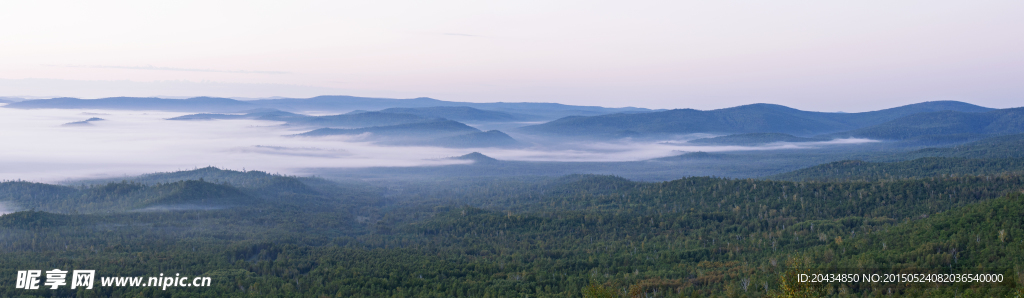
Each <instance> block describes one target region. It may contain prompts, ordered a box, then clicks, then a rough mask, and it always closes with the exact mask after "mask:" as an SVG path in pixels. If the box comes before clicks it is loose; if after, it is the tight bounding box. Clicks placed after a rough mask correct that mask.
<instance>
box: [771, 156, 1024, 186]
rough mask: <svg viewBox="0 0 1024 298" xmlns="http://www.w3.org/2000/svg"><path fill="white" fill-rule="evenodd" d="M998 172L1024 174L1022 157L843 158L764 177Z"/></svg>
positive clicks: (831, 178)
mask: <svg viewBox="0 0 1024 298" xmlns="http://www.w3.org/2000/svg"><path fill="white" fill-rule="evenodd" d="M1002 174H1024V159H1021V158H1000V159H978V158H962V157H923V158H919V159H914V160H908V161H898V162H866V161H860V160H844V161H837V162H831V163H827V164H822V165H817V166H813V167H810V168H805V169H800V170H796V171H792V172H788V173H782V174H777V175H772V176H768V177H767V178H768V179H777V180H790V181H847V180H894V179H906V178H927V177H951V176H991V175H1002Z"/></svg>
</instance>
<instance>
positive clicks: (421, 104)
mask: <svg viewBox="0 0 1024 298" xmlns="http://www.w3.org/2000/svg"><path fill="white" fill-rule="evenodd" d="M5 107H7V108H16V109H110V110H159V111H175V112H201V113H239V112H244V111H248V110H253V109H259V108H270V109H277V110H282V111H289V112H350V111H354V110H383V109H390V108H436V107H470V108H475V109H478V110H486V111H499V112H502V113H503V115H502V117H507V118H508V119H509V120H511V119H519V120H516V121H521V120H522V121H526V120H541V119H547V120H550V119H556V118H560V117H565V116H570V115H602V114H610V113H637V112H650V111H652V110H650V109H644V108H632V107H627V108H605V107H597V106H573V105H563V104H557V103H530V102H523V103H505V102H497V103H472V102H453V101H443V100H437V99H433V98H426V97H420V98H412V99H393V98H371V97H355V96H317V97H313V98H278V99H260V100H247V101H241V100H235V99H230V98H215V97H196V98H189V99H168V98H154V97H109V98H100V99H79V98H52V99H35V100H25V101H20V102H12V103H9V104H8V105H6V106H5ZM402 113H406V114H416V115H421V116H424V117H444V118H449V119H462V120H467V121H470V120H476V119H473V118H474V117H478V116H484V117H494V116H495V115H479V112H476V111H472V110H463V111H461V112H460V111H459V110H458V109H456V110H451V109H449V110H438V109H425V110H424V109H417V110H412V111H409V110H403V112H402ZM431 114H433V115H431ZM442 114H443V115H442ZM482 121H487V120H482Z"/></svg>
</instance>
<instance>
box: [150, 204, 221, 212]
mask: <svg viewBox="0 0 1024 298" xmlns="http://www.w3.org/2000/svg"><path fill="white" fill-rule="evenodd" d="M225 208H227V207H225V206H201V205H193V204H184V205H159V206H150V207H146V208H142V209H136V210H133V211H134V212H168V211H209V210H220V209H225Z"/></svg>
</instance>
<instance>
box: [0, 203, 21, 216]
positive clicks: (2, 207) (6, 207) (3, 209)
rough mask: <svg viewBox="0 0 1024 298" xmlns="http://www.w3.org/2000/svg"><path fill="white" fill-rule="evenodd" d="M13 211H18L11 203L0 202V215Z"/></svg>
mask: <svg viewBox="0 0 1024 298" xmlns="http://www.w3.org/2000/svg"><path fill="white" fill-rule="evenodd" d="M14 212H18V208H16V207H15V206H14V205H13V204H10V203H5V202H0V215H4V214H8V213H14Z"/></svg>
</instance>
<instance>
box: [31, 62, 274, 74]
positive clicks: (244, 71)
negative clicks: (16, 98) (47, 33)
mask: <svg viewBox="0 0 1024 298" xmlns="http://www.w3.org/2000/svg"><path fill="white" fill-rule="evenodd" d="M43 66H56V67H71V68H112V69H131V70H163V71H192V72H220V73H249V74H276V75H280V74H289V72H286V71H262V70H219V69H203V68H177V67H160V66H152V65H146V66H118V65H72V64H68V65H45V64H44V65H43Z"/></svg>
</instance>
